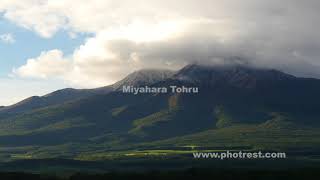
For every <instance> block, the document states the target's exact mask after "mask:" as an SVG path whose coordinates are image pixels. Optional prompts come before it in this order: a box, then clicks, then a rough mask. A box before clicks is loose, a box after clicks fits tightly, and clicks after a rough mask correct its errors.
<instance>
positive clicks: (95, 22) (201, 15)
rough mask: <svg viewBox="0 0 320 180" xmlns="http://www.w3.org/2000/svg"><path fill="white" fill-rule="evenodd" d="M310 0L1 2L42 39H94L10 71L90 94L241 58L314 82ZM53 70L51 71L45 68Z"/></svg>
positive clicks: (318, 55)
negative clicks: (129, 79)
mask: <svg viewBox="0 0 320 180" xmlns="http://www.w3.org/2000/svg"><path fill="white" fill-rule="evenodd" d="M319 7H320V2H319V1H317V0H309V1H300V0H282V1H278V0H262V1H256V0H242V1H234V0H224V1H217V0H203V1H201V3H199V1H196V0H176V1H165V0H162V1H160V0H137V1H132V0H120V1H114V0H113V1H112V0H105V1H101V0H92V1H90V2H89V1H86V0H79V1H77V2H76V3H75V1H73V0H25V1H19V0H3V1H1V2H0V11H2V12H3V13H4V17H5V18H7V19H9V20H11V21H13V22H15V23H17V24H18V25H20V26H22V27H25V28H27V29H30V30H33V31H35V32H37V33H38V34H40V35H41V36H43V37H45V38H50V37H51V36H53V35H54V34H55V33H56V32H57V31H59V30H64V31H67V32H68V33H70V34H72V35H76V33H78V32H88V33H93V34H94V37H92V38H89V39H87V40H86V42H85V43H84V44H83V45H81V46H80V47H78V48H77V49H75V51H74V52H73V54H68V55H63V53H62V51H63V50H54V51H48V52H43V53H42V54H41V55H40V56H39V57H37V58H31V59H30V60H28V62H27V63H26V64H25V65H24V66H22V67H19V68H17V69H16V74H18V75H19V76H21V77H33V78H35V77H39V78H59V79H62V80H64V81H67V82H69V83H70V84H73V85H77V86H85V87H97V86H102V85H106V84H110V83H112V82H114V81H116V80H119V79H120V78H122V77H123V76H125V75H126V74H128V73H130V72H132V71H133V70H136V69H140V68H171V69H177V68H179V67H182V66H183V65H185V64H188V63H191V62H203V63H207V62H210V63H221V62H224V61H228V60H230V59H234V58H237V59H242V60H244V61H246V62H248V63H250V64H252V65H255V66H259V67H269V68H276V69H280V70H283V71H286V72H289V73H293V74H295V75H298V76H308V77H318V78H319V77H320V73H319V66H320V62H319V59H320V52H319V48H320V34H319V33H317V31H316V29H319V26H320V25H318V24H316V23H314V22H317V21H318V17H319V16H320V12H319V11H318V8H319ZM48 67H52V68H48Z"/></svg>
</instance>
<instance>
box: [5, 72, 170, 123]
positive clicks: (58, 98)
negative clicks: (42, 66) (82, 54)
mask: <svg viewBox="0 0 320 180" xmlns="http://www.w3.org/2000/svg"><path fill="white" fill-rule="evenodd" d="M172 74H173V72H172V71H169V70H151V69H150V70H140V71H135V72H133V73H131V74H129V75H128V76H127V77H125V78H124V79H123V80H121V81H119V82H117V83H115V84H113V85H110V86H105V87H101V88H95V89H72V88H67V89H61V90H58V91H55V92H52V93H50V94H47V95H45V96H33V97H30V98H27V99H25V100H22V101H21V102H18V103H16V104H14V105H11V106H7V107H1V108H0V119H1V118H5V117H9V116H12V115H17V114H20V113H24V112H27V111H31V110H36V109H39V108H44V107H48V106H54V105H59V104H63V103H66V102H68V101H74V100H78V99H82V98H88V97H90V96H94V95H99V94H107V93H110V92H112V91H114V90H120V89H122V86H124V85H128V86H139V85H148V84H153V83H156V82H158V81H161V80H164V79H167V78H169V77H170V76H171V75H172Z"/></svg>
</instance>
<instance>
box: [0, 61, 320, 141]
mask: <svg viewBox="0 0 320 180" xmlns="http://www.w3.org/2000/svg"><path fill="white" fill-rule="evenodd" d="M147 79H148V78H147ZM126 82H128V81H126ZM130 82H132V81H130ZM138 82H139V81H138ZM152 82H153V81H152ZM124 84H125V83H124ZM170 85H179V86H181V85H184V86H196V87H199V93H197V94H174V93H165V94H161V93H159V94H157V93H156V94H138V95H133V94H125V93H122V92H121V91H113V92H110V93H107V94H100V95H96V96H92V97H88V98H86V99H80V100H77V101H72V102H68V103H65V104H62V105H59V106H54V107H47V108H43V109H38V110H35V111H28V112H26V113H24V114H21V115H18V116H15V117H9V118H6V119H3V120H1V124H0V131H1V133H2V135H1V136H0V142H1V143H2V144H10V145H39V144H50V145H57V144H63V143H76V142H78V143H80V142H82V143H84V145H85V144H87V143H89V142H96V141H97V142H99V143H103V144H108V143H111V142H113V141H114V140H115V139H118V140H121V142H117V146H120V145H125V144H131V143H139V142H151V141H156V140H165V139H171V138H177V137H182V136H183V137H188V136H189V135H192V134H198V133H201V132H206V131H211V130H212V131H216V130H221V132H223V133H225V132H227V133H226V134H224V135H225V136H228V133H229V132H230V131H223V129H225V128H231V129H232V127H234V126H244V127H249V126H250V127H254V128H256V129H258V130H260V129H266V128H270V129H277V128H278V127H279V129H280V131H281V129H286V128H291V129H292V128H293V129H296V130H299V128H302V127H305V126H308V127H320V122H319V117H320V95H318V93H317V92H319V91H320V80H317V79H305V78H297V77H294V76H291V75H287V74H285V73H282V72H280V71H275V70H261V69H254V68H248V67H239V66H229V67H216V66H212V67H204V66H201V65H192V66H188V67H186V68H183V69H182V70H180V71H178V72H177V73H176V74H174V75H173V76H169V78H168V79H163V80H162V81H154V84H153V85H152V84H151V86H166V87H168V86H170ZM280 117H281V118H280ZM307 129H308V128H307ZM219 132H220V131H219ZM283 132H285V131H283ZM288 132H289V131H288ZM290 132H291V131H290ZM292 132H294V131H292ZM223 133H222V134H223ZM239 133H240V132H239ZM209 134H211V133H209ZM213 134H214V133H213ZM260 135H261V138H263V134H260ZM219 136H221V134H220V135H219ZM288 136H289V137H291V136H290V135H288ZM197 137H201V138H202V137H203V136H197ZM221 138H222V137H221ZM292 138H294V136H292ZM26 139H28V141H26ZM193 140H194V141H196V138H194V139H193ZM109 145H110V144H109Z"/></svg>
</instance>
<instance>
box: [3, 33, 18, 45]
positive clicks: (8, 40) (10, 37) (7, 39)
mask: <svg viewBox="0 0 320 180" xmlns="http://www.w3.org/2000/svg"><path fill="white" fill-rule="evenodd" d="M0 41H1V42H3V43H5V44H13V43H15V42H16V40H15V38H14V36H13V35H12V34H10V33H7V34H1V35H0Z"/></svg>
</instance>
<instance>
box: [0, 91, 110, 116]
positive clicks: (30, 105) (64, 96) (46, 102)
mask: <svg viewBox="0 0 320 180" xmlns="http://www.w3.org/2000/svg"><path fill="white" fill-rule="evenodd" d="M111 90H112V88H111V87H105V88H103V90H102V89H100V90H96V89H92V90H89V89H88V90H85V89H83V90H81V89H72V88H67V89H62V90H58V91H55V92H52V93H50V94H47V95H45V96H33V97H30V98H27V99H25V100H22V101H20V102H18V103H16V104H13V105H11V106H6V107H3V108H1V109H0V118H4V117H8V116H12V115H16V114H19V113H24V112H27V111H31V110H35V109H38V108H44V107H47V106H53V105H58V104H62V103H65V102H68V101H72V100H76V99H81V98H86V97H89V96H92V95H96V94H101V93H103V92H110V91H111Z"/></svg>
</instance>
